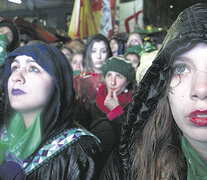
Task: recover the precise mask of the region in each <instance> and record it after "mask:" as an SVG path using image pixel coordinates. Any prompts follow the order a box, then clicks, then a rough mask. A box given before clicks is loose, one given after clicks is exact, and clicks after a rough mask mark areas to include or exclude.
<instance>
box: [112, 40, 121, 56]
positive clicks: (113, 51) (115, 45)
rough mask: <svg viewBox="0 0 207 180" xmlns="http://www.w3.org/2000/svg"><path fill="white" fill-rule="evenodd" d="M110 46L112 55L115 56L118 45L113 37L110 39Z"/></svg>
mask: <svg viewBox="0 0 207 180" xmlns="http://www.w3.org/2000/svg"><path fill="white" fill-rule="evenodd" d="M110 48H111V51H112V53H113V55H114V56H116V55H117V53H118V49H119V45H118V43H117V42H116V41H115V40H114V39H112V40H111V41H110Z"/></svg>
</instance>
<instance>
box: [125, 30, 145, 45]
mask: <svg viewBox="0 0 207 180" xmlns="http://www.w3.org/2000/svg"><path fill="white" fill-rule="evenodd" d="M141 44H142V37H141V36H140V35H139V34H136V33H134V34H131V35H130V36H129V38H128V40H127V47H129V46H137V45H141Z"/></svg>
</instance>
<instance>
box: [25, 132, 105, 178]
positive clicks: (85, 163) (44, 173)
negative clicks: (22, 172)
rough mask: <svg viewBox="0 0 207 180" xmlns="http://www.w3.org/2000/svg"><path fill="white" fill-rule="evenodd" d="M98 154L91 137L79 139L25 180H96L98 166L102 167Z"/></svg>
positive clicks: (98, 148) (95, 143)
mask: <svg viewBox="0 0 207 180" xmlns="http://www.w3.org/2000/svg"><path fill="white" fill-rule="evenodd" d="M100 152H101V148H100V144H99V143H98V142H97V141H96V140H95V139H94V138H93V137H89V136H86V137H81V138H80V139H79V140H78V141H77V142H75V143H74V144H72V145H71V146H69V147H68V148H66V149H64V150H63V151H61V152H60V153H59V154H57V155H56V156H55V157H53V158H52V159H50V160H49V161H48V162H46V163H45V164H43V165H42V166H41V167H39V168H38V169H36V170H35V171H34V172H32V173H31V174H29V175H28V176H27V177H26V179H28V180H29V179H31V180H34V179H44V180H47V179H58V180H65V179H68V180H69V179H71V180H91V179H94V180H95V179H98V175H99V173H100V172H99V171H100V166H102V164H101V162H102V161H101V159H100V158H101V157H100Z"/></svg>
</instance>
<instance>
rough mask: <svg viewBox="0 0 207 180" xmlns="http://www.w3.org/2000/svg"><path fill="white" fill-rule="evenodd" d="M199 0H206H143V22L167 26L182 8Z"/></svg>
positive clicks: (200, 0)
mask: <svg viewBox="0 0 207 180" xmlns="http://www.w3.org/2000/svg"><path fill="white" fill-rule="evenodd" d="M199 2H204V3H207V0H144V8H143V9H144V24H146V25H153V26H154V27H166V28H169V26H170V25H171V24H172V23H173V21H174V20H175V19H176V17H177V15H178V14H179V13H180V12H181V11H182V10H183V9H185V8H187V7H189V6H191V5H193V4H196V3H199Z"/></svg>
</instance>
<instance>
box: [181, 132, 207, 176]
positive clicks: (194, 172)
mask: <svg viewBox="0 0 207 180" xmlns="http://www.w3.org/2000/svg"><path fill="white" fill-rule="evenodd" d="M182 149H183V152H184V155H185V157H186V159H187V165H188V172H187V179H188V180H205V179H207V165H206V164H205V163H204V162H203V160H202V159H201V158H200V156H199V155H198V153H197V152H196V151H195V150H194V149H193V148H192V147H191V146H190V144H189V143H188V142H187V140H186V139H185V137H184V136H183V137H182Z"/></svg>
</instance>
